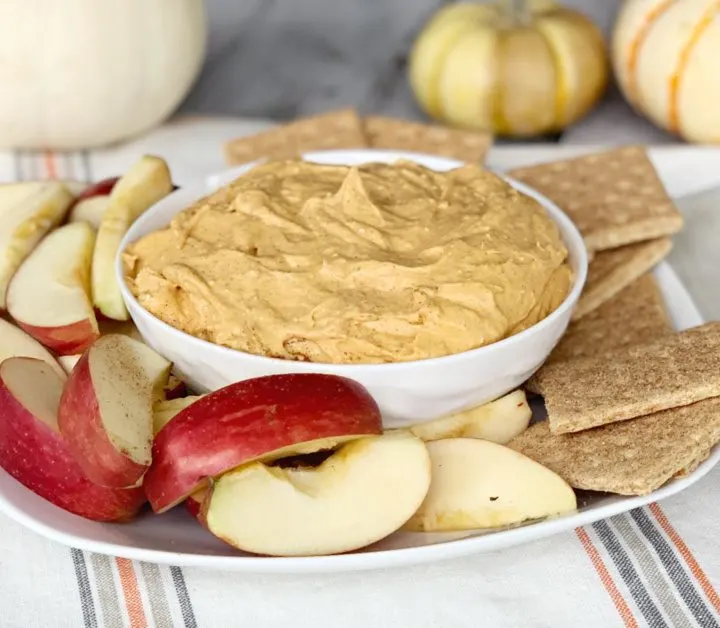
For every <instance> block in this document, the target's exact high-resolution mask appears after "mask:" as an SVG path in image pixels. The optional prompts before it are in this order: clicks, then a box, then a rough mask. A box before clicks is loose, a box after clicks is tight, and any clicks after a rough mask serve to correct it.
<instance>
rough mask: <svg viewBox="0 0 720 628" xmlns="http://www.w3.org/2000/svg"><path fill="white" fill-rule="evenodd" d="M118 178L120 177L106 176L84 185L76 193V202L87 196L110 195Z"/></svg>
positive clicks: (83, 199) (87, 197) (85, 198)
mask: <svg viewBox="0 0 720 628" xmlns="http://www.w3.org/2000/svg"><path fill="white" fill-rule="evenodd" d="M119 180H120V177H108V178H107V179H102V180H100V181H96V182H95V183H90V184H89V185H85V186H84V187H83V188H82V190H81V191H80V193H79V194H77V202H78V203H79V202H80V201H85V200H87V199H89V198H94V197H96V196H110V192H112V191H113V188H114V187H115V184H116V183H117V182H118V181H119Z"/></svg>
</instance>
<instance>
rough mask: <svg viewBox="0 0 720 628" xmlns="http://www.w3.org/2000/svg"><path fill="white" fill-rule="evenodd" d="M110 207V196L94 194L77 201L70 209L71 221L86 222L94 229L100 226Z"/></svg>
mask: <svg viewBox="0 0 720 628" xmlns="http://www.w3.org/2000/svg"><path fill="white" fill-rule="evenodd" d="M108 207H110V197H109V196H92V197H91V198H87V199H85V200H83V201H78V202H77V203H75V205H74V206H73V208H72V209H71V210H70V218H69V220H70V222H86V223H88V224H89V225H90V226H91V227H93V228H94V229H98V228H99V227H100V223H101V222H102V217H103V216H104V215H105V212H106V211H107V209H108Z"/></svg>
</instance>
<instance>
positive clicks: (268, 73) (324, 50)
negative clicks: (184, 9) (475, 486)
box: [182, 0, 621, 119]
mask: <svg viewBox="0 0 720 628" xmlns="http://www.w3.org/2000/svg"><path fill="white" fill-rule="evenodd" d="M206 2H207V10H208V18H209V22H210V44H209V51H208V57H207V61H206V65H205V68H204V71H203V73H202V75H201V77H200V79H199V81H198V83H197V84H196V86H195V88H194V90H193V92H192V93H191V95H190V97H189V98H188V99H187V101H186V102H185V104H184V105H183V107H182V112H183V113H202V114H214V115H242V116H257V117H271V118H277V119H286V118H292V117H294V116H296V115H303V114H308V113H314V112H317V111H322V110H325V109H330V108H334V107H341V106H347V105H353V106H356V107H358V108H359V109H360V110H361V111H364V112H370V111H372V112H376V113H386V114H391V115H399V116H406V117H416V116H419V115H420V114H419V112H418V110H417V109H416V107H415V105H414V103H413V99H412V95H411V94H410V92H409V89H408V87H407V82H406V74H405V60H406V56H407V51H408V50H409V47H410V45H411V43H412V41H413V38H414V36H415V34H416V33H417V31H418V29H419V28H420V27H421V26H422V24H424V22H425V21H426V20H427V18H428V17H429V16H430V15H431V14H432V13H433V12H434V11H435V10H436V9H437V8H438V7H439V6H440V5H442V4H444V2H442V0H206ZM620 3H621V0H568V1H567V2H566V3H565V4H566V5H567V6H573V7H576V8H579V9H581V10H582V11H584V12H585V13H586V14H587V15H589V16H590V17H591V18H592V19H594V20H595V22H596V23H597V24H598V25H600V26H601V27H602V28H603V30H604V31H605V32H606V33H608V32H609V30H610V27H611V25H612V22H613V19H614V16H615V14H616V13H617V10H618V6H619V5H620Z"/></svg>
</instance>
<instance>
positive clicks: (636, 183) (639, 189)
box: [509, 146, 683, 251]
mask: <svg viewBox="0 0 720 628" xmlns="http://www.w3.org/2000/svg"><path fill="white" fill-rule="evenodd" d="M509 174H510V175H511V176H513V177H515V178H516V179H519V180H520V181H523V182H525V183H527V184H528V185H531V186H532V187H534V188H535V189H536V190H538V191H539V192H542V193H543V194H545V195H546V196H547V197H548V198H550V199H552V200H553V201H554V202H555V203H556V204H557V205H558V206H559V207H560V208H561V209H562V210H564V211H565V212H566V213H567V214H568V216H570V218H571V219H572V220H573V222H574V223H575V224H576V225H577V227H578V229H579V230H580V233H582V235H583V237H584V238H585V244H586V246H587V248H588V249H590V250H595V251H601V250H605V249H613V248H617V247H620V246H624V245H626V244H632V243H633V242H641V241H643V240H650V239H654V238H660V237H663V236H669V235H672V234H674V233H677V232H678V231H680V230H681V229H682V226H683V219H682V216H681V214H680V212H679V211H678V210H677V208H676V207H675V204H674V203H673V201H672V199H671V198H670V197H669V196H668V194H667V192H666V191H665V187H664V186H663V184H662V181H661V180H660V177H659V176H658V173H657V171H656V170H655V167H654V166H653V164H652V161H650V158H649V157H648V155H647V152H646V151H645V149H644V148H643V147H641V146H626V147H623V148H617V149H613V150H609V151H605V152H601V153H596V154H593V155H585V156H582V157H577V158H575V159H567V160H564V161H556V162H552V163H547V164H540V165H537V166H530V167H527V168H518V169H515V170H512V171H511V172H510V173H509Z"/></svg>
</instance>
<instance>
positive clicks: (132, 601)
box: [115, 558, 148, 628]
mask: <svg viewBox="0 0 720 628" xmlns="http://www.w3.org/2000/svg"><path fill="white" fill-rule="evenodd" d="M115 563H116V564H117V570H118V574H119V575H120V586H121V587H122V591H123V595H124V597H125V607H126V608H127V612H128V618H129V619H130V628H147V625H148V623H147V617H146V616H145V609H144V608H143V601H142V597H140V587H138V581H137V576H136V575H135V568H134V567H133V564H132V561H130V560H128V559H127V558H116V559H115Z"/></svg>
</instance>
